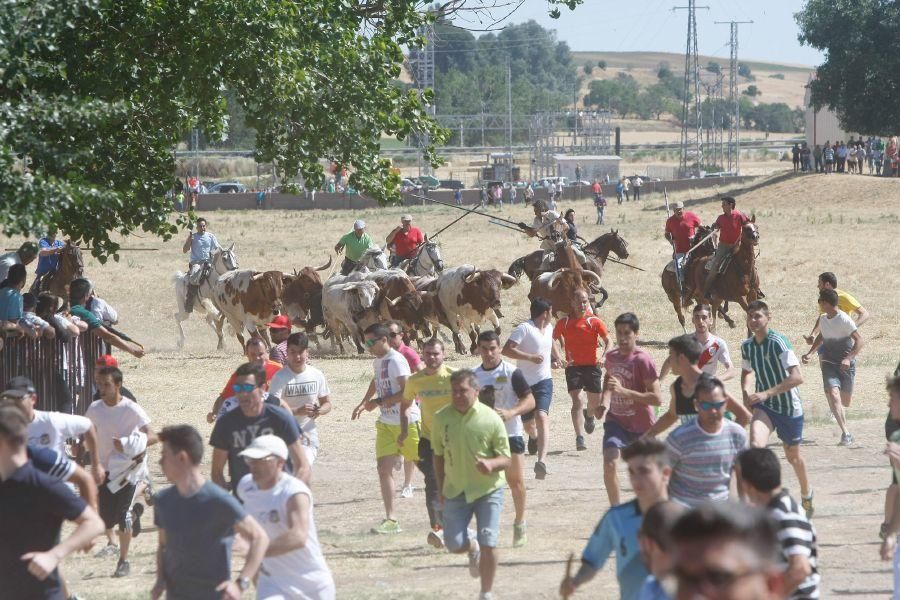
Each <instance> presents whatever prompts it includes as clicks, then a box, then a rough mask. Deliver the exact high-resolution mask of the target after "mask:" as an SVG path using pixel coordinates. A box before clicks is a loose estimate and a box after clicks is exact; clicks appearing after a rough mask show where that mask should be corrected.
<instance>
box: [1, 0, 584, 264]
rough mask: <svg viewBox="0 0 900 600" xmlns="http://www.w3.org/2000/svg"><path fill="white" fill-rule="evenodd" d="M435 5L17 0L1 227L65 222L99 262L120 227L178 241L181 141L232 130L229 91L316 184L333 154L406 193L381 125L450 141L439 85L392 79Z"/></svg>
mask: <svg viewBox="0 0 900 600" xmlns="http://www.w3.org/2000/svg"><path fill="white" fill-rule="evenodd" d="M491 1H492V0H469V2H472V3H474V4H475V5H476V6H475V8H478V5H479V4H484V3H488V4H490V2H491ZM547 2H548V4H549V5H551V8H552V5H566V6H569V7H570V8H571V7H574V5H575V4H577V3H578V2H579V0H547ZM465 4H466V0H451V1H450V2H446V3H445V4H443V5H439V6H438V12H445V13H446V12H452V11H456V10H462V9H464V8H465ZM434 14H435V12H434V7H426V6H424V5H423V4H421V3H420V2H418V1H417V0H391V2H384V1H383V0H362V1H360V2H356V1H352V2H348V1H347V0H303V1H299V0H135V1H133V2H122V1H120V0H3V1H2V2H0V38H2V43H0V223H2V228H3V232H4V233H5V234H7V235H28V234H37V233H40V232H42V231H44V230H46V229H47V228H49V227H51V226H57V227H58V228H59V229H60V230H61V231H62V232H63V233H64V234H66V235H68V236H71V237H72V238H75V239H80V240H81V241H82V242H84V243H88V244H90V245H91V246H93V253H94V255H95V256H97V257H99V258H100V259H101V260H105V258H106V257H107V256H108V255H110V254H113V255H114V253H115V251H116V250H117V249H118V246H117V245H116V244H115V243H114V242H113V241H112V240H111V236H112V235H113V234H114V233H119V234H123V235H127V234H130V233H132V232H135V231H138V230H143V231H145V232H148V233H151V234H154V235H158V236H161V237H163V238H164V239H168V238H169V237H171V236H172V235H174V234H175V233H177V231H178V228H179V227H180V226H183V225H184V224H185V223H184V220H183V219H179V220H176V221H174V222H173V221H172V220H171V219H170V218H169V214H170V212H171V210H172V205H171V201H169V200H167V199H166V198H165V196H164V194H165V192H166V190H167V189H169V188H170V186H171V185H172V183H173V177H174V159H173V149H174V147H175V144H176V143H177V141H178V140H179V139H183V137H184V135H185V134H186V133H187V132H188V131H190V129H191V128H194V127H198V128H200V129H202V130H203V131H204V133H205V135H206V137H207V138H208V139H216V138H223V137H224V136H225V135H226V133H227V131H228V123H227V120H228V119H227V116H228V114H229V111H228V109H227V103H226V93H229V94H233V96H234V99H235V100H236V102H237V103H238V104H239V105H240V109H241V111H242V112H243V114H244V116H245V118H246V122H247V125H248V126H249V127H252V128H253V130H255V132H256V157H257V159H258V160H260V161H265V162H275V163H277V164H278V166H279V169H280V171H281V172H282V173H283V174H284V175H286V176H288V177H291V176H294V175H297V174H300V175H302V176H303V177H304V178H305V179H306V180H307V181H309V182H311V183H313V184H315V183H317V182H320V181H321V180H322V177H323V169H322V167H321V165H320V163H319V161H320V159H326V160H328V161H331V162H335V163H338V164H341V165H345V166H348V167H351V168H352V171H353V175H352V179H351V183H352V184H353V185H354V186H355V187H357V188H358V189H362V190H364V191H365V192H367V193H368V194H369V195H371V196H373V197H375V198H376V199H378V200H379V201H380V202H382V203H387V202H391V201H393V200H396V199H398V197H399V191H398V183H399V179H398V177H397V176H396V175H394V174H392V173H391V171H390V168H389V167H390V165H389V162H388V161H387V160H385V159H382V158H381V157H380V156H379V154H378V151H379V139H380V137H381V136H382V135H389V136H395V137H398V138H408V137H409V136H411V135H414V134H417V133H424V134H427V135H428V136H429V137H430V139H431V140H432V142H434V143H436V144H439V143H440V142H441V141H442V140H443V137H444V131H443V130H441V129H440V128H439V127H437V125H436V124H435V123H434V122H433V121H432V120H430V119H429V118H428V115H427V112H426V103H427V102H428V101H429V99H430V93H426V94H425V95H424V97H423V96H420V95H419V94H418V93H417V92H415V91H414V90H407V89H404V88H403V87H400V86H395V85H392V82H393V81H394V80H396V79H397V78H398V77H399V75H400V70H401V66H402V63H403V60H404V49H406V48H411V47H416V46H417V45H419V44H420V43H421V38H420V36H419V33H420V31H421V29H420V28H421V26H422V25H423V24H424V23H425V22H426V21H427V20H428V19H430V18H432V16H433V15H434ZM427 158H428V159H429V160H431V161H432V162H435V161H436V155H435V154H434V149H433V148H430V149H429V151H428V156H427Z"/></svg>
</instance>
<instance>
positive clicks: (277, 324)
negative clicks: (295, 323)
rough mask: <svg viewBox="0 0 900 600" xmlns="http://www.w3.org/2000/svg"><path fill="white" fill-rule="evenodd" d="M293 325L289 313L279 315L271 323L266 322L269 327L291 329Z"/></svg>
mask: <svg viewBox="0 0 900 600" xmlns="http://www.w3.org/2000/svg"><path fill="white" fill-rule="evenodd" d="M291 325H292V323H291V319H290V317H288V316H287V315H278V316H277V317H275V318H274V319H272V322H271V323H266V327H268V328H269V329H290V328H291Z"/></svg>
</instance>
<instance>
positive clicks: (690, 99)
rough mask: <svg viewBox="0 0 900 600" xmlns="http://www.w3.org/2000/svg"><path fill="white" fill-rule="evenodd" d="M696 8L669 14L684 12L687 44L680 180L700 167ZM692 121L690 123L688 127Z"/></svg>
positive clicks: (690, 1) (690, 5)
mask: <svg viewBox="0 0 900 600" xmlns="http://www.w3.org/2000/svg"><path fill="white" fill-rule="evenodd" d="M698 8H703V9H706V10H709V7H708V6H697V3H696V1H695V0H688V5H687V6H674V7H672V10H673V11H675V10H687V11H688V28H687V44H686V46H685V51H684V103H683V104H682V108H681V160H680V161H679V163H678V167H679V168H678V170H679V171H680V175H681V176H682V177H686V176H688V175H690V174H691V173H698V172H699V170H700V165H702V164H703V139H702V128H703V125H702V119H701V113H700V102H701V100H700V55H699V52H698V51H697V9H698ZM689 120H692V121H693V122H692V123H689Z"/></svg>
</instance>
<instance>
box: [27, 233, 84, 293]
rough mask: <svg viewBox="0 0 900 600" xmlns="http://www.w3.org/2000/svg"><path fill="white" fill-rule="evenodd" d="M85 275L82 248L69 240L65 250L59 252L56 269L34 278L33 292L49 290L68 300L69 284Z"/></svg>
mask: <svg viewBox="0 0 900 600" xmlns="http://www.w3.org/2000/svg"><path fill="white" fill-rule="evenodd" d="M83 276H84V260H83V259H82V257H81V248H79V247H78V244H73V243H72V240H67V241H66V245H65V246H63V251H62V252H61V253H60V254H59V262H58V265H57V267H56V270H55V271H50V272H49V273H45V274H44V275H43V276H42V277H39V278H38V279H35V280H34V283H33V284H32V285H31V293H32V294H34V295H38V294H39V293H41V292H49V293H51V294H53V295H54V296H58V297H60V298H62V299H63V302H66V303H67V302H68V299H69V284H70V283H72V280H74V279H77V278H79V277H83Z"/></svg>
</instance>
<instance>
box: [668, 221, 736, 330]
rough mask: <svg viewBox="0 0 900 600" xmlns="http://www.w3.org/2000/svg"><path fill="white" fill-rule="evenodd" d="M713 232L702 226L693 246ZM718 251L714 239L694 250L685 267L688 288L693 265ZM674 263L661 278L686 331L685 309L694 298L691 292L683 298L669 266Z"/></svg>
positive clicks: (693, 239)
mask: <svg viewBox="0 0 900 600" xmlns="http://www.w3.org/2000/svg"><path fill="white" fill-rule="evenodd" d="M711 231H712V229H711V228H710V227H706V226H705V225H701V226H700V227H698V228H697V230H696V232H695V233H694V237H692V238H691V246H693V245H694V244H695V243H696V241H698V240H701V239H703V238H705V237H706V236H707V235H709V233H710V232H711ZM715 251H716V246H715V243H714V242H713V240H712V238H711V237H710V238H708V239H706V240H705V241H704V242H703V244H702V245H700V246H699V247H698V248H696V249H694V250H693V251H692V252H691V253H690V255H688V258H687V260H686V261H685V265H684V277H685V284H686V286H687V285H689V283H688V281H689V280H688V279H687V277H688V275H687V274H688V273H689V272H690V271H691V270H692V267H693V265H694V264H695V263H696V261H697V260H698V259H699V258H704V257H707V256H711V255H712V254H713V253H714V252H715ZM671 264H672V263H671V262H669V263H668V264H666V266H665V267H664V268H663V271H662V275H661V276H660V278H661V280H662V287H663V290H665V292H666V296H668V297H669V302H671V303H672V307H673V308H674V309H675V314H676V315H678V322H679V323H681V328H682V329H684V324H685V319H684V310H683V309H684V308H685V307H688V306H690V305H691V304H693V297H692V294H691V293H690V290H688V291H687V293H686V294H685V296H684V297H683V298H682V293H681V288H679V286H678V277H677V275H676V274H675V272H674V271H671V270H669V265H671ZM723 316H725V317H726V319H727V316H726V315H724V313H723Z"/></svg>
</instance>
